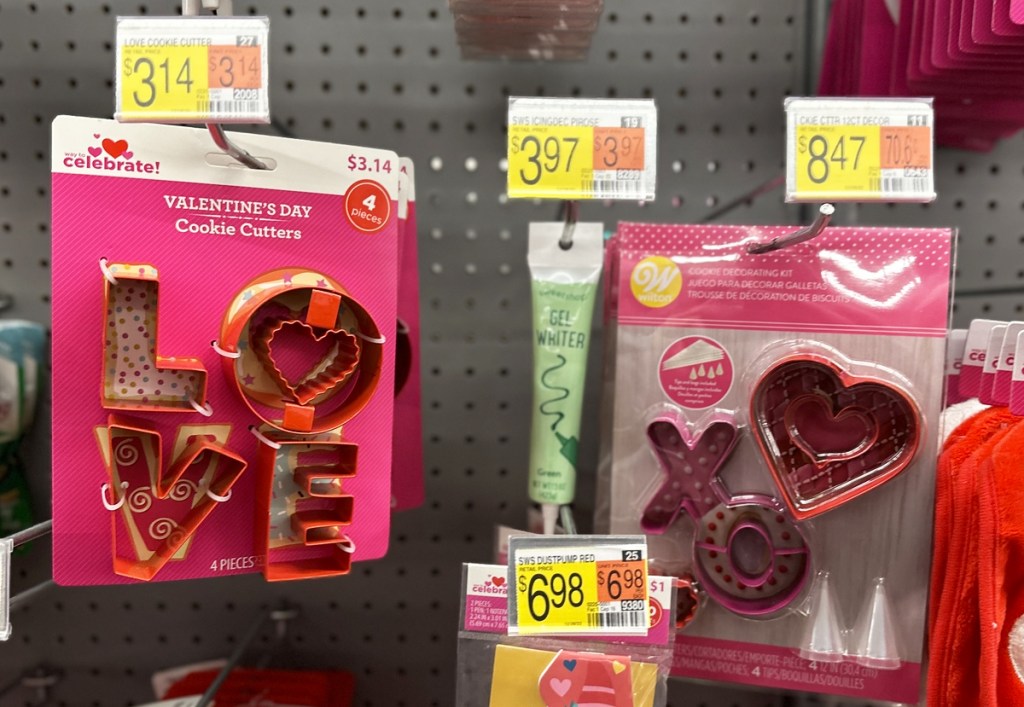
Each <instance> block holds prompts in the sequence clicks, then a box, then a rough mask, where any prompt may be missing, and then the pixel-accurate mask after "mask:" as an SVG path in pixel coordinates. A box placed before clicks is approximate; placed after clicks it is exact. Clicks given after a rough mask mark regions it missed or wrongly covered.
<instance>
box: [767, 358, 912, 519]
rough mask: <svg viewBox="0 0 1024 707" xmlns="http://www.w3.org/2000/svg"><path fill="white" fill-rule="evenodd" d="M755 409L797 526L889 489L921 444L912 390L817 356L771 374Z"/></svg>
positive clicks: (789, 361) (771, 464)
mask: <svg viewBox="0 0 1024 707" xmlns="http://www.w3.org/2000/svg"><path fill="white" fill-rule="evenodd" d="M751 411H752V413H753V425H752V427H753V429H754V433H755V434H754V437H755V439H756V440H757V443H758V446H759V447H760V450H761V454H762V456H763V457H764V459H765V461H766V462H767V464H768V468H769V469H770V470H771V473H772V476H773V477H774V478H775V482H776V484H777V485H778V487H779V490H780V491H781V492H782V498H783V500H784V501H785V502H786V505H787V506H788V507H789V510H790V511H791V512H792V513H793V516H794V517H795V518H797V519H798V520H805V519H807V518H813V517H814V516H816V515H819V514H820V513H824V512H825V511H828V510H830V509H832V508H835V507H837V506H839V505H842V504H843V503H845V502H847V501H849V500H851V499H853V498H856V497H857V496H860V495H861V494H863V493H866V492H868V491H870V490H871V489H873V488H875V487H877V486H879V485H881V484H884V483H885V482H886V481H888V480H890V479H892V478H893V477H894V476H896V475H897V474H899V473H900V472H901V471H903V470H904V469H906V468H907V466H909V464H910V462H911V461H913V459H914V456H915V455H916V454H917V450H918V446H919V444H920V437H921V413H920V411H919V410H918V408H917V405H916V404H915V403H914V401H913V400H912V399H911V397H910V395H909V394H908V393H907V392H906V391H904V390H903V389H902V388H900V387H899V386H897V385H895V384H893V383H890V382H889V381H883V380H881V379H877V378H867V377H858V376H854V375H852V374H851V373H849V372H848V368H847V367H846V366H842V365H840V364H838V363H836V362H834V361H833V360H832V359H831V358H830V357H827V356H825V355H819V354H815V353H806V354H797V355H794V356H791V357H789V358H786V359H784V360H782V361H780V362H779V363H777V364H775V365H774V366H772V367H771V368H769V369H768V370H767V371H766V372H765V373H764V374H763V375H762V376H761V378H760V380H759V381H758V382H757V384H756V385H755V387H754V393H753V396H752V398H751ZM836 411H837V412H836Z"/></svg>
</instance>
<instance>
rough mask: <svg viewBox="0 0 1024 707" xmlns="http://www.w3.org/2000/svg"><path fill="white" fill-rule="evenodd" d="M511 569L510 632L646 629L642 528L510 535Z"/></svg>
mask: <svg viewBox="0 0 1024 707" xmlns="http://www.w3.org/2000/svg"><path fill="white" fill-rule="evenodd" d="M508 569H509V578H508V581H509V584H510V585H511V586H512V589H513V591H514V592H515V600H514V601H509V610H508V632H509V634H510V635H521V636H526V635H539V634H553V635H572V634H576V635H579V634H584V635H624V636H638V635H639V636H646V635H647V631H648V627H649V625H650V622H649V618H648V617H649V602H648V596H647V541H646V538H644V536H642V535H638V536H603V535H595V536H582V535H581V536H550V537H547V536H526V537H512V538H511V539H510V540H509V563H508Z"/></svg>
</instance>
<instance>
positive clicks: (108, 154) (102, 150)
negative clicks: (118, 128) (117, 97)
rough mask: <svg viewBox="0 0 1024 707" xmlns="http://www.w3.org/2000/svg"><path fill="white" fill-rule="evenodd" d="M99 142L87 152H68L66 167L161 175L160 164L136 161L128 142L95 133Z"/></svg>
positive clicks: (157, 162)
mask: <svg viewBox="0 0 1024 707" xmlns="http://www.w3.org/2000/svg"><path fill="white" fill-rule="evenodd" d="M93 138H94V139H96V140H97V141H98V144H97V145H92V146H90V147H88V148H87V149H86V151H85V152H67V153H65V154H64V166H65V167H78V168H79V169H99V170H103V171H104V172H142V173H144V174H159V173H160V162H159V161H156V162H145V161H143V160H137V159H135V153H134V152H132V150H131V149H129V146H128V141H127V140H111V139H110V138H105V137H102V136H101V135H99V134H98V133H93Z"/></svg>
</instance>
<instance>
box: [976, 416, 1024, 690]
mask: <svg viewBox="0 0 1024 707" xmlns="http://www.w3.org/2000/svg"><path fill="white" fill-rule="evenodd" d="M979 486H980V491H979V516H980V521H981V522H980V525H979V528H978V547H979V558H978V563H979V574H978V580H979V581H978V584H979V587H980V589H981V592H980V595H979V603H980V615H979V621H980V625H979V629H980V635H981V704H982V705H984V706H985V707H997V706H998V707H1009V706H1010V705H1024V425H1017V426H1015V427H1014V428H1013V429H1012V430H1011V431H1010V432H1009V434H1007V435H1006V436H1005V437H1003V439H1002V441H1001V442H1000V443H999V444H998V446H996V448H995V451H994V453H993V455H992V457H991V458H990V459H989V460H988V462H987V463H986V465H985V467H984V468H983V472H982V478H981V480H980V484H979Z"/></svg>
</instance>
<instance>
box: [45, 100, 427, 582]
mask: <svg viewBox="0 0 1024 707" xmlns="http://www.w3.org/2000/svg"><path fill="white" fill-rule="evenodd" d="M232 139H234V140H238V141H239V143H240V144H244V145H245V147H246V149H248V150H250V151H251V152H252V154H254V155H255V156H256V157H258V158H259V159H260V160H262V161H263V162H264V163H265V164H266V165H268V167H269V168H268V169H266V170H256V169H249V168H246V167H244V166H242V165H240V164H238V163H237V162H235V161H234V160H233V159H231V158H230V157H229V156H227V155H225V154H223V153H221V152H220V151H219V150H217V149H216V147H215V146H214V144H213V142H212V141H211V140H210V136H209V133H208V132H207V131H206V130H203V129H194V128H182V127H172V126H165V125H148V124H137V125H129V124H118V123H116V122H114V121H109V120H96V119H89V118H73V117H67V116H62V117H59V118H57V119H56V121H54V126H53V259H52V263H53V268H52V271H53V519H54V528H53V535H54V550H53V577H54V579H55V580H56V581H57V582H58V583H59V584H62V585H82V584H115V583H122V582H128V581H132V580H144V581H165V580H176V579H195V578H203V577H219V576H225V575H232V574H241V573H247V572H262V573H263V574H264V576H265V577H266V579H268V580H271V581H275V580H290V579H302V578H311V577H325V576H333V575H340V574H345V573H347V572H348V571H349V570H350V567H351V563H352V562H353V561H360V560H370V559H375V558H378V557H381V556H382V555H384V553H385V552H386V550H387V543H388V530H389V519H390V514H391V454H392V411H393V407H394V397H395V384H394V383H395V377H394V367H395V339H396V336H395V334H396V321H397V311H396V300H397V292H398V285H397V276H398V273H397V269H396V262H397V255H398V230H397V229H398V213H397V212H398V202H397V197H398V175H399V160H398V158H397V156H396V155H395V154H394V153H392V152H387V151H384V150H375V149H366V148H361V147H349V146H344V145H329V144H325V143H317V142H309V141H303V140H290V139H285V138H278V137H269V136H261V135H254V134H244V135H243V134H239V135H237V136H233V138H232ZM417 383H418V381H417Z"/></svg>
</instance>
